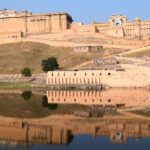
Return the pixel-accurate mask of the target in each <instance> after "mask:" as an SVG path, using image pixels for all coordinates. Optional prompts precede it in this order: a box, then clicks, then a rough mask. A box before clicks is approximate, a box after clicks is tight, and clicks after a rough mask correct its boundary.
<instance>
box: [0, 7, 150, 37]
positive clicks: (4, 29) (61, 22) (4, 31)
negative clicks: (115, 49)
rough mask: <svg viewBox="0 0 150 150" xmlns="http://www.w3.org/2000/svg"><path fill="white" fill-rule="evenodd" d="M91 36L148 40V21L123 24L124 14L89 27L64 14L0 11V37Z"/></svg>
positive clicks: (149, 28)
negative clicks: (90, 34)
mask: <svg viewBox="0 0 150 150" xmlns="http://www.w3.org/2000/svg"><path fill="white" fill-rule="evenodd" d="M45 33H49V34H55V33H71V34H75V33H84V34H86V33H95V34H102V35H106V36H110V37H116V38H126V39H140V40H147V39H150V21H142V20H141V19H140V18H138V17H137V18H135V19H134V20H133V21H127V17H126V16H124V15H112V16H110V18H109V21H108V22H106V23H102V22H95V21H94V22H92V23H91V24H90V25H85V24H83V23H76V22H73V19H72V17H71V16H70V15H69V14H68V13H44V14H32V13H29V12H28V11H26V10H25V11H21V12H16V11H13V10H7V9H4V10H0V37H7V38H18V37H22V38H23V37H27V36H30V35H34V34H45Z"/></svg>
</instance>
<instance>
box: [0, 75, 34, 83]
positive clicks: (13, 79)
mask: <svg viewBox="0 0 150 150" xmlns="http://www.w3.org/2000/svg"><path fill="white" fill-rule="evenodd" d="M33 80H35V77H34V76H32V77H23V76H22V75H21V74H16V75H8V74H4V75H0V83H18V82H31V81H33Z"/></svg>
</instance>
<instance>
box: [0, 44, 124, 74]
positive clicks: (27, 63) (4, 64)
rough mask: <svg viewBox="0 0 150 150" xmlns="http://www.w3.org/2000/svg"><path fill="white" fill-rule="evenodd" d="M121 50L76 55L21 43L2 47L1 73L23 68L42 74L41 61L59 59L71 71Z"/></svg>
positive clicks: (64, 49)
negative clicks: (50, 58) (51, 58)
mask: <svg viewBox="0 0 150 150" xmlns="http://www.w3.org/2000/svg"><path fill="white" fill-rule="evenodd" d="M121 51H122V50H121V49H102V50H101V51H100V52H99V53H94V52H93V53H75V52H73V49H72V48H64V47H59V48H58V47H51V46H49V45H46V44H42V43H36V42H19V43H13V44H3V45H0V73H20V70H22V68H23V67H30V68H31V69H32V72H33V73H40V72H42V71H41V60H42V59H46V58H48V57H52V56H53V57H56V58H58V61H59V64H60V67H61V68H62V69H68V68H69V69H70V68H72V67H75V66H77V65H79V64H82V63H84V62H86V61H90V60H92V59H95V58H100V57H103V56H108V55H111V54H114V53H115V54H117V53H120V52H121Z"/></svg>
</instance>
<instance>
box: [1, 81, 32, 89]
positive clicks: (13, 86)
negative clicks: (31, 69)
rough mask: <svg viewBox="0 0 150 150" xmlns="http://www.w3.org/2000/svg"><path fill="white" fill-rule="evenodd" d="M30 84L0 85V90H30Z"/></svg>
mask: <svg viewBox="0 0 150 150" xmlns="http://www.w3.org/2000/svg"><path fill="white" fill-rule="evenodd" d="M31 88H32V83H31V82H25V83H0V90H7V89H21V90H25V89H31Z"/></svg>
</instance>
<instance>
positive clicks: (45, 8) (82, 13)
mask: <svg viewBox="0 0 150 150" xmlns="http://www.w3.org/2000/svg"><path fill="white" fill-rule="evenodd" d="M3 8H8V9H16V10H17V11H20V10H22V9H27V10H28V11H30V12H60V11H61V12H68V13H69V14H70V15H71V16H72V17H73V19H74V21H78V22H84V23H90V22H91V21H94V20H95V21H107V20H108V17H109V16H110V15H112V14H125V15H127V16H128V19H129V20H132V19H134V18H135V17H137V16H138V17H140V18H142V19H144V20H148V19H150V0H0V9H3Z"/></svg>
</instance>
